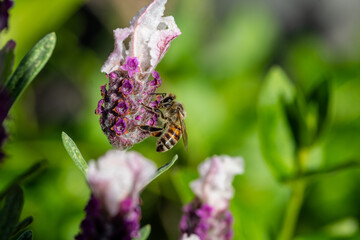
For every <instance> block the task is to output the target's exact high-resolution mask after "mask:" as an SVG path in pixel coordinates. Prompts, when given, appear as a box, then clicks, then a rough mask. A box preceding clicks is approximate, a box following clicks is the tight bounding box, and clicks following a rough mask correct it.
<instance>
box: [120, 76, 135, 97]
mask: <svg viewBox="0 0 360 240" xmlns="http://www.w3.org/2000/svg"><path fill="white" fill-rule="evenodd" d="M133 90H134V85H133V84H132V83H131V81H130V80H129V79H124V80H123V81H122V85H121V92H122V93H123V94H124V95H125V96H126V95H129V94H131V93H132V92H133Z"/></svg>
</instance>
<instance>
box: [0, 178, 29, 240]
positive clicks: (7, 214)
mask: <svg viewBox="0 0 360 240" xmlns="http://www.w3.org/2000/svg"><path fill="white" fill-rule="evenodd" d="M23 204H24V194H23V191H22V190H21V188H20V187H19V186H17V185H16V186H14V187H13V188H12V189H11V190H10V191H9V192H8V194H7V195H6V198H5V204H4V207H3V208H2V209H1V211H0V240H7V239H9V238H10V236H11V235H12V233H13V229H14V228H15V226H16V224H17V223H18V221H19V217H20V213H21V210H22V207H23Z"/></svg>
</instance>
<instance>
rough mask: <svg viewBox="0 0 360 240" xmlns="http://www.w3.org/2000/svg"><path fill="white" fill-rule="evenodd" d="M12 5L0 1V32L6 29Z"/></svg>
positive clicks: (10, 2) (6, 0) (8, 2)
mask: <svg viewBox="0 0 360 240" xmlns="http://www.w3.org/2000/svg"><path fill="white" fill-rule="evenodd" d="M13 5H14V2H13V1H11V0H3V1H0V32H1V31H2V30H3V29H5V28H8V18H9V9H10V8H11V7H12V6H13Z"/></svg>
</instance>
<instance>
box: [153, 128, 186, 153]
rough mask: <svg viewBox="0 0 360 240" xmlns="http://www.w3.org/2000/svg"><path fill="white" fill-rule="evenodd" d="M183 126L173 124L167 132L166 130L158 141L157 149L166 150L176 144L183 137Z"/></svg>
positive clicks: (158, 150)
mask: <svg viewBox="0 0 360 240" xmlns="http://www.w3.org/2000/svg"><path fill="white" fill-rule="evenodd" d="M181 134H182V133H181V127H180V125H176V124H172V125H170V127H169V128H168V130H167V131H166V132H164V133H163V134H162V135H161V136H160V138H159V140H158V142H157V147H156V151H157V152H166V151H168V150H169V149H171V148H172V147H174V146H175V145H176V143H177V142H178V141H179V140H180V138H181Z"/></svg>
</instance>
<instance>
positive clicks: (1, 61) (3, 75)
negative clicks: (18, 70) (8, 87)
mask: <svg viewBox="0 0 360 240" xmlns="http://www.w3.org/2000/svg"><path fill="white" fill-rule="evenodd" d="M15 45H16V44H15V42H14V41H13V40H10V41H8V42H7V43H6V45H5V46H4V47H3V49H1V51H0V86H3V84H4V83H5V82H6V81H7V80H8V79H9V77H10V74H11V72H12V69H13V66H14V49H15Z"/></svg>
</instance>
